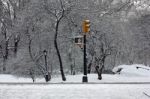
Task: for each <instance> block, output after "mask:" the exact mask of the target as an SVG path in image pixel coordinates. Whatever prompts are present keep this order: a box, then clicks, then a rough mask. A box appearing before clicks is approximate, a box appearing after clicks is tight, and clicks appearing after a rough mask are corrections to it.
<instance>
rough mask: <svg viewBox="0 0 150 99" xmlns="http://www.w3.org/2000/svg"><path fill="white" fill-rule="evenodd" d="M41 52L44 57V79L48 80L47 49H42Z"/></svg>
mask: <svg viewBox="0 0 150 99" xmlns="http://www.w3.org/2000/svg"><path fill="white" fill-rule="evenodd" d="M43 53H44V58H45V69H46V74H45V80H46V82H48V81H49V75H48V67H47V51H46V50H44V51H43Z"/></svg>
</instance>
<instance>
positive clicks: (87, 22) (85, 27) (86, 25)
mask: <svg viewBox="0 0 150 99" xmlns="http://www.w3.org/2000/svg"><path fill="white" fill-rule="evenodd" d="M82 28H83V32H84V33H88V32H90V20H84V21H83V25H82Z"/></svg>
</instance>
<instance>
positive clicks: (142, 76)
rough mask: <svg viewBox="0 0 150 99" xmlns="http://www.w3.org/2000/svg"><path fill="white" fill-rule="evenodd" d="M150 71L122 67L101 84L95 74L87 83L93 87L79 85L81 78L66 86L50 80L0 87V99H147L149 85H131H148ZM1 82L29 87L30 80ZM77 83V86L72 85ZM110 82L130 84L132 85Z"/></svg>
mask: <svg viewBox="0 0 150 99" xmlns="http://www.w3.org/2000/svg"><path fill="white" fill-rule="evenodd" d="M119 68H121V71H119V72H120V73H118V70H119ZM149 69H150V68H149V67H145V66H143V65H130V66H129V65H121V66H118V67H115V68H114V69H113V71H114V72H115V73H116V74H114V75H110V74H103V79H102V80H98V79H97V75H96V74H90V75H88V81H89V82H90V83H96V84H85V83H84V84H82V83H81V82H82V76H83V74H80V75H75V76H71V75H67V76H66V77H67V81H66V82H62V80H61V77H56V78H52V80H51V81H50V82H49V84H30V85H27V84H0V99H150V84H148V83H147V84H134V82H150V70H149ZM2 82H3V83H11V82H15V83H17V82H19V83H23V82H31V83H32V80H31V79H30V78H20V77H19V78H18V77H15V76H12V75H0V83H2ZM39 82H40V83H41V82H44V83H45V81H44V79H43V78H37V79H36V83H39ZM76 82H77V83H78V84H75V83H76ZM107 82H108V83H107ZM109 82H112V83H116V82H121V83H122V82H129V83H130V82H132V84H125V83H124V84H121V83H120V84H119V83H118V84H110V83H109ZM52 83H57V84H52ZM59 83H60V84H59ZM62 83H66V84H62ZM70 83H73V84H70ZM79 83H80V84H79ZM98 83H100V84H98ZM103 83H105V84H103ZM106 83H107V84H106Z"/></svg>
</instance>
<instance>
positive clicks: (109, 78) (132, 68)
mask: <svg viewBox="0 0 150 99" xmlns="http://www.w3.org/2000/svg"><path fill="white" fill-rule="evenodd" d="M119 69H121V71H120V72H119V73H118V70H119ZM113 72H114V73H116V74H103V75H102V77H103V79H102V80H98V79H97V74H88V82H89V83H105V82H150V67H146V66H144V65H138V64H135V65H120V66H118V67H115V68H114V69H113ZM82 77H83V74H78V75H67V76H66V78H67V81H65V82H63V81H62V79H61V77H60V76H59V77H53V78H52V79H51V81H50V82H49V83H62V82H63V83H81V82H82ZM2 82H3V83H5V82H6V83H9V82H10V83H11V82H13V83H15V82H16V83H21V82H22V83H24V82H28V83H29V82H31V83H32V79H31V78H23V77H16V76H13V75H6V74H1V75H0V83H2ZM38 82H39V83H41V82H45V79H44V78H36V83H38Z"/></svg>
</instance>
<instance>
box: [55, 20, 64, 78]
mask: <svg viewBox="0 0 150 99" xmlns="http://www.w3.org/2000/svg"><path fill="white" fill-rule="evenodd" d="M59 22H60V20H57V23H56V31H55V38H54V45H55V48H56V52H57V56H58V59H59V63H60V72H61V76H62V80H63V81H66V77H65V74H64V71H63V64H62V59H61V55H60V52H59V49H58V44H57V35H58V26H59Z"/></svg>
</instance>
